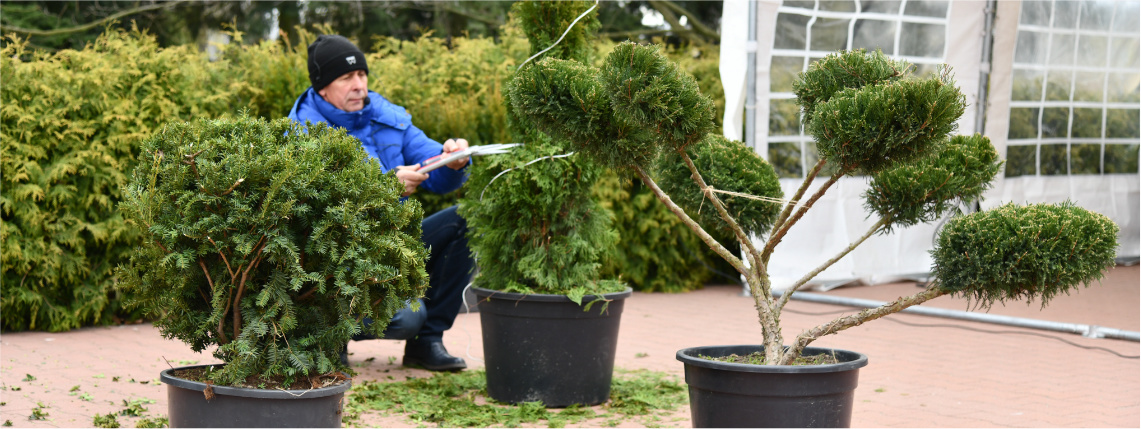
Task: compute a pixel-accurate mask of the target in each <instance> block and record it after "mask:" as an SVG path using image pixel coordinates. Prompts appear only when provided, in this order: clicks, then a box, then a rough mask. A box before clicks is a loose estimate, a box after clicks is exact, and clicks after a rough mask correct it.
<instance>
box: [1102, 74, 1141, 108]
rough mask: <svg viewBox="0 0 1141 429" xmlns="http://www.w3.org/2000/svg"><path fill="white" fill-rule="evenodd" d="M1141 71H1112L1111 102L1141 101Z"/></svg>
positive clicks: (1110, 78) (1110, 76)
mask: <svg viewBox="0 0 1141 429" xmlns="http://www.w3.org/2000/svg"><path fill="white" fill-rule="evenodd" d="M1139 97H1141V73H1110V74H1109V100H1107V101H1109V102H1111V103H1122V102H1124V103H1129V102H1132V103H1136V102H1138V101H1141V98H1139Z"/></svg>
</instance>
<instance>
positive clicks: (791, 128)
mask: <svg viewBox="0 0 1141 429" xmlns="http://www.w3.org/2000/svg"><path fill="white" fill-rule="evenodd" d="M769 135H770V136H795V135H800V106H799V105H797V104H796V100H794V99H783V100H771V101H770V102H769Z"/></svg>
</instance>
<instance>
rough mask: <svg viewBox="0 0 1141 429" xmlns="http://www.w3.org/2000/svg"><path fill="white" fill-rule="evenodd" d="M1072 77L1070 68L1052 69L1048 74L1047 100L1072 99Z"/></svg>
mask: <svg viewBox="0 0 1141 429" xmlns="http://www.w3.org/2000/svg"><path fill="white" fill-rule="evenodd" d="M1072 79H1073V77H1072V74H1071V72H1070V71H1068V70H1050V71H1049V72H1048V73H1047V74H1046V100H1048V101H1070V82H1071V80H1072Z"/></svg>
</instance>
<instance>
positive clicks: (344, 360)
mask: <svg viewBox="0 0 1141 429" xmlns="http://www.w3.org/2000/svg"><path fill="white" fill-rule="evenodd" d="M341 365H344V366H349V345H348V344H345V347H344V348H342V349H341Z"/></svg>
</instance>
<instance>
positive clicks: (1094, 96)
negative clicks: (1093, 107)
mask: <svg viewBox="0 0 1141 429" xmlns="http://www.w3.org/2000/svg"><path fill="white" fill-rule="evenodd" d="M1104 92H1105V73H1102V72H1083V71H1080V72H1077V73H1074V101H1093V102H1099V103H1100V102H1101V98H1102V97H1101V95H1102V94H1103V93H1104Z"/></svg>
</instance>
